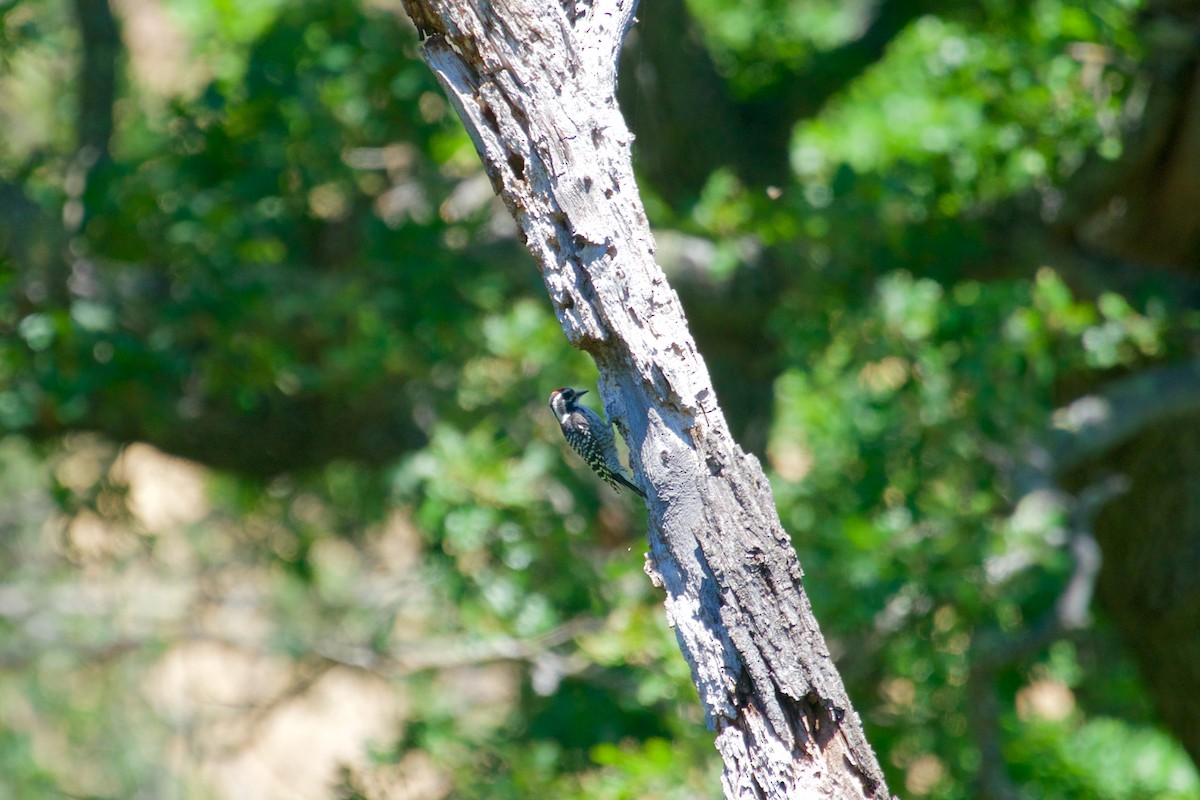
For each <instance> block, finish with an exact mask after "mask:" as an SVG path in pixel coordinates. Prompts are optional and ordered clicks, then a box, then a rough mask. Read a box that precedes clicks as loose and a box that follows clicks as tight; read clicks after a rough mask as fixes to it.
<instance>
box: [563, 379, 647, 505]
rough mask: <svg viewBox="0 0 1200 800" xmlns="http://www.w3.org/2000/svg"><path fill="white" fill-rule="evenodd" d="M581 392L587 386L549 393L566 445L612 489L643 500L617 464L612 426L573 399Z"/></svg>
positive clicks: (644, 495) (644, 494) (635, 485)
mask: <svg viewBox="0 0 1200 800" xmlns="http://www.w3.org/2000/svg"><path fill="white" fill-rule="evenodd" d="M585 394H587V389H584V390H583V391H581V392H577V391H575V390H574V389H570V388H567V387H565V386H564V387H563V388H561V389H555V390H554V391H553V392H551V393H550V408H551V410H552V411H554V416H556V417H558V424H559V427H561V428H562V432H563V436H565V437H566V439H567V444H569V445H571V449H572V450H574V451H575V452H576V453H579V455H581V456H583V460H584V461H586V462H587V465H588V466H589V467H591V468H592V470H593V471H594V472H595V473H596V474H597V475H599V476H600V477H601V478H603V479H604V480H605V481H607V482H608V484H609V485H610V486H612V487H613V488H614V489H620V488H621V487H622V486H624V487H625V488H626V489H632V490H633V491H634V492H636V493H637V494H638V495H639V496H640V497H641V498H642V499H643V500H645V499H646V493H645V492H643V491H642V489H641V487H640V486H638V485H637V484H636V483H634V482H633V481H631V480H630V479H629V477H628V475H627V474H626V472H625V468H624V467H623V466H621V459H620V457H619V456H617V442H616V438H615V437H614V436H613V431H612V425H610V424H609V423H608V421H606V420H605V419H604V417H602V416H600V415H599V414H597V413H596V412H595V411H592V410H591V409H590V408H588V407H587V406H581V405H579V403H578V402H576V401H578V400H579V398H580V397H582V396H583V395H585Z"/></svg>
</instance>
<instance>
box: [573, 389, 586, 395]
mask: <svg viewBox="0 0 1200 800" xmlns="http://www.w3.org/2000/svg"><path fill="white" fill-rule="evenodd" d="M587 393H588V390H587V389H584V390H582V391H579V392H576V393H575V396H576V397H579V395H581V394H587Z"/></svg>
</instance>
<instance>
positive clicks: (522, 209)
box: [406, 0, 889, 798]
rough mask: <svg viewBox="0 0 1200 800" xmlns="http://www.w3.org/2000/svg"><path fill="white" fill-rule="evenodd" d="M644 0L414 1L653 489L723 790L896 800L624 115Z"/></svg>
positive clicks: (428, 52) (654, 571) (656, 529)
mask: <svg viewBox="0 0 1200 800" xmlns="http://www.w3.org/2000/svg"><path fill="white" fill-rule="evenodd" d="M635 5H636V3H635V2H634V0H595V2H590V3H589V2H583V0H580V1H579V2H563V3H561V4H560V3H558V2H553V1H552V0H494V1H493V2H483V1H482V0H479V1H478V2H472V1H471V0H406V6H407V8H408V11H409V14H410V16H411V17H412V19H413V21H414V23H415V24H416V25H417V27H418V29H420V30H421V32H422V33H423V34H425V35H427V36H428V37H429V38H428V39H427V41H426V43H425V45H424V46H423V48H422V52H423V55H424V57H425V59H426V60H427V61H428V63H429V65H430V66H431V67H432V68H433V70H434V72H435V73H436V74H437V76H438V79H439V80H440V81H441V83H442V86H443V87H444V89H445V91H446V93H447V95H448V96H449V98H450V100H451V102H452V103H453V105H454V107H455V108H456V109H457V111H458V113H459V115H460V116H461V117H462V119H463V122H464V123H465V125H466V127H467V130H468V131H469V132H470V134H471V137H472V138H473V139H474V141H475V145H476V147H477V148H478V150H479V153H480V155H481V157H482V158H483V162H484V165H485V167H486V169H487V172H488V175H489V176H490V177H491V180H492V183H493V185H494V187H495V188H496V191H497V192H498V193H499V194H500V195H501V196H502V197H503V198H504V201H505V203H506V204H507V205H508V208H509V209H510V210H511V212H512V214H513V216H514V218H515V219H516V221H517V224H518V226H519V227H520V230H521V232H522V234H523V236H524V238H525V240H526V244H527V245H528V247H529V249H530V251H531V252H532V253H533V255H534V257H535V259H536V260H537V263H538V266H539V268H540V270H541V272H542V276H543V278H544V280H545V284H546V289H547V291H548V293H549V295H550V299H551V300H552V302H553V303H554V307H555V310H556V312H557V314H558V317H559V320H560V321H561V322H562V325H563V330H564V331H565V332H566V334H567V337H568V339H569V340H570V341H571V343H572V344H573V345H575V346H576V347H579V348H581V349H583V350H585V351H587V352H588V353H590V354H591V355H592V356H593V357H594V358H595V361H596V364H597V366H598V368H599V370H600V393H601V395H602V397H603V398H604V402H605V408H606V410H607V412H608V415H609V417H610V418H611V419H613V420H614V421H615V422H616V424H617V426H618V428H619V429H620V431H621V433H622V435H623V436H624V437H625V440H626V441H627V442H628V443H629V445H630V450H631V454H630V461H631V466H632V468H633V470H634V472H635V474H636V475H637V476H638V479H639V481H640V482H641V484H642V485H643V486H644V487H646V489H647V492H648V494H649V501H648V506H649V512H650V530H649V534H648V539H649V544H650V548H649V553H648V554H647V558H646V572H647V573H648V574H649V575H650V578H651V580H652V581H653V582H654V583H655V585H656V586H659V587H661V588H662V589H663V590H664V591H665V593H666V601H665V602H666V611H667V617H668V620H669V622H670V623H671V625H672V626H673V627H674V629H675V631H676V634H677V636H678V639H679V644H680V647H681V648H682V650H683V654H684V657H685V658H686V659H687V661H688V663H689V664H690V665H691V668H692V676H693V678H694V680H695V683H696V687H697V689H698V690H699V694H700V699H701V702H702V703H703V705H704V709H705V713H706V716H707V720H708V723H709V725H710V726H711V727H712V728H713V729H714V730H715V731H716V732H717V737H716V745H717V749H718V750H719V751H720V753H721V755H722V757H723V758H724V761H725V773H724V779H723V780H724V787H725V794H726V796H727V797H729V798H768V797H769V798H794V797H831V798H859V797H863V798H867V797H869V798H887V797H888V796H889V795H888V791H887V788H886V786H885V785H884V780H883V773H882V772H881V770H880V768H879V765H878V762H877V761H876V758H875V755H874V753H873V752H872V751H871V748H870V746H869V745H868V744H867V741H866V738H865V736H864V735H863V731H862V726H861V723H860V720H859V718H858V715H857V714H856V713H855V712H854V710H853V708H852V707H851V705H850V701H849V700H848V699H847V697H846V693H845V690H844V688H843V686H842V681H841V678H840V677H839V675H838V673H837V669H836V668H835V666H834V664H833V661H832V659H831V658H830V656H829V651H828V648H827V647H826V645H825V641H824V639H823V638H822V636H821V633H820V631H819V629H818V627H817V623H816V620H815V618H814V617H813V614H812V610H811V608H810V607H809V603H808V599H807V598H806V597H805V595H804V592H803V590H802V587H801V580H800V579H801V570H800V564H799V562H798V561H797V559H796V554H795V552H794V551H793V549H792V545H791V541H790V539H789V537H788V535H787V533H786V532H785V531H784V530H783V528H782V526H781V525H780V522H779V517H778V515H777V513H776V511H775V505H774V500H773V498H772V495H771V489H770V486H769V485H768V483H767V480H766V477H765V476H764V475H763V471H762V468H761V467H760V465H759V463H758V461H757V460H756V459H755V458H754V457H753V456H751V455H748V454H746V453H744V452H742V450H741V449H740V448H739V447H738V445H737V443H736V442H734V441H733V438H732V436H731V435H730V432H729V428H728V426H727V425H726V423H725V418H724V416H723V415H722V413H721V409H720V407H719V406H718V404H717V398H716V395H715V393H714V392H713V387H712V383H711V381H710V380H709V376H708V371H707V369H706V367H705V365H704V361H703V359H702V358H701V357H700V355H699V353H698V352H697V351H696V345H695V343H694V342H693V340H692V337H691V334H690V333H689V332H688V327H687V322H686V320H685V319H684V315H683V309H682V308H681V307H680V304H679V299H678V297H677V296H676V294H675V292H674V291H673V290H672V289H671V287H670V286H669V285H668V284H667V281H666V278H665V276H664V275H663V273H662V271H661V270H660V269H659V268H658V266H657V265H656V264H655V262H654V256H653V254H654V240H653V237H652V236H651V233H650V228H649V225H648V224H647V221H646V215H645V212H644V210H643V207H642V204H641V199H640V197H639V195H638V191H637V186H636V184H635V183H634V179H633V169H632V163H631V159H630V142H631V136H630V134H629V131H628V129H627V128H626V127H625V122H624V120H623V118H622V117H621V114H620V111H619V109H618V108H617V101H616V65H617V54H618V50H619V48H620V45H621V41H622V39H623V37H624V34H625V31H626V29H627V28H628V26H629V25H630V24H631V22H632V19H633V12H634V7H635Z"/></svg>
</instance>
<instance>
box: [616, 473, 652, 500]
mask: <svg viewBox="0 0 1200 800" xmlns="http://www.w3.org/2000/svg"><path fill="white" fill-rule="evenodd" d="M613 477H615V478H616V479H617V483H619V484H621V485H622V486H624V487H625V488H626V489H629V490H631V491H633V492H636V493H637V495H638V497H640V498H642V499H643V500H645V499H646V493H645V492H644V491H642V487H640V486H638V485H637V484H636V483H634V482H633V481H631V480H629V478H626V477H625V476H624V475H622V474H621V473H619V472H616V473H613Z"/></svg>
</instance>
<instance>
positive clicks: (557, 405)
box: [550, 386, 588, 416]
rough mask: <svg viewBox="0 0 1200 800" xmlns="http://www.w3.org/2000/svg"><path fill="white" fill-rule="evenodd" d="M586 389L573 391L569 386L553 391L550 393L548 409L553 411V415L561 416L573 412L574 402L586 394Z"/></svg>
mask: <svg viewBox="0 0 1200 800" xmlns="http://www.w3.org/2000/svg"><path fill="white" fill-rule="evenodd" d="M587 391H588V390H587V389H583V390H581V391H578V392H577V391H575V390H574V389H572V388H571V387H569V386H564V387H562V388H561V389H555V390H554V391H553V392H551V393H550V408H552V409H554V413H555V414H557V415H559V416H562V415H563V414H566V413H569V412H570V411H572V410H574V408H575V402H576V401H577V400H578V399H579V398H580V397H583V396H584V395H585V394H587Z"/></svg>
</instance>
